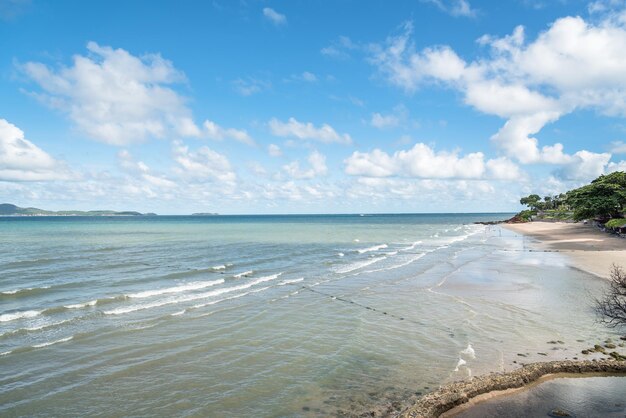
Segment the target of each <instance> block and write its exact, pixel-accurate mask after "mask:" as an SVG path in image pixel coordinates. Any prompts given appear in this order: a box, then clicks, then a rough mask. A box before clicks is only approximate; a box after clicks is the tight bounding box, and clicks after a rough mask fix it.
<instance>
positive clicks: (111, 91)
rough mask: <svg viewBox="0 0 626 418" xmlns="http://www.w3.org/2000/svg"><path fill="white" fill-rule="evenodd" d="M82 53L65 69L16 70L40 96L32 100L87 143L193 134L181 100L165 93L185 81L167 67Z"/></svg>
mask: <svg viewBox="0 0 626 418" xmlns="http://www.w3.org/2000/svg"><path fill="white" fill-rule="evenodd" d="M87 49H88V51H89V55H87V56H82V55H75V56H74V58H73V64H72V65H71V66H70V67H60V68H59V69H58V70H55V69H51V68H49V67H47V66H46V65H44V64H41V63H37V62H28V63H26V64H24V65H23V66H21V68H22V70H23V71H24V73H25V74H26V75H27V76H28V77H30V78H31V79H32V80H34V81H35V82H36V83H37V84H38V85H39V87H41V89H42V91H43V92H42V93H35V95H36V96H37V97H39V98H40V99H41V100H42V101H43V102H44V103H46V104H48V105H49V106H51V107H53V108H56V109H59V110H60V111H62V112H64V113H67V114H68V115H69V117H70V119H71V120H72V121H73V122H74V123H75V124H76V126H77V127H78V128H79V129H80V130H81V131H82V132H84V133H85V134H87V135H88V136H89V137H91V138H93V139H95V140H98V141H101V142H106V143H109V144H113V145H126V144H130V143H134V142H141V141H144V140H146V139H147V138H150V137H156V138H163V137H166V136H167V135H168V134H170V133H174V134H177V135H182V136H197V135H198V134H199V129H198V128H197V127H196V126H195V124H194V123H193V120H192V119H191V111H190V110H189V109H188V108H187V106H186V105H185V99H184V98H183V97H182V96H180V95H179V94H178V93H176V92H175V91H174V90H173V89H172V88H170V87H169V86H170V85H172V84H175V83H179V82H182V81H184V80H185V77H184V75H183V74H182V73H181V72H180V71H178V70H176V68H174V66H173V65H172V63H171V62H170V61H168V60H165V59H163V58H162V57H161V56H160V55H158V54H149V55H144V56H141V57H137V56H134V55H132V54H130V53H129V52H128V51H125V50H123V49H113V48H110V47H106V46H100V45H98V44H97V43H95V42H89V43H88V44H87Z"/></svg>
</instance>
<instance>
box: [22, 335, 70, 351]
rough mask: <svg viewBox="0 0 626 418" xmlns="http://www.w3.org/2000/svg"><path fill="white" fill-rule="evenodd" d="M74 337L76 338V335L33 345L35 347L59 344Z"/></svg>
mask: <svg viewBox="0 0 626 418" xmlns="http://www.w3.org/2000/svg"><path fill="white" fill-rule="evenodd" d="M73 338H74V336H70V337H67V338H61V339H60V340H55V341H49V342H45V343H41V344H35V345H33V346H32V347H33V348H42V347H48V346H49V345H53V344H59V343H64V342H67V341H70V340H71V339H73Z"/></svg>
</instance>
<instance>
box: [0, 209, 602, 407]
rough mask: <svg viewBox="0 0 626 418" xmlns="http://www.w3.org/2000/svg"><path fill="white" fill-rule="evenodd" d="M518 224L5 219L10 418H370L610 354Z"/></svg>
mask: <svg viewBox="0 0 626 418" xmlns="http://www.w3.org/2000/svg"><path fill="white" fill-rule="evenodd" d="M503 217H505V215H368V216H359V215H335V216H321V215H320V216H219V217H146V218H134V217H129V218H70V217H68V218H2V219H0V415H8V416H48V415H56V416H65V415H81V416H82V415H94V414H104V415H108V416H116V415H118V416H122V415H128V414H132V415H136V416H154V415H162V416H172V415H175V416H215V417H222V416H223V417H232V416H250V415H259V416H318V415H341V414H345V415H350V414H359V413H363V412H367V411H371V410H374V411H380V410H382V409H385V408H386V409H387V410H390V409H397V408H399V407H401V406H402V405H403V403H405V402H408V401H410V400H411V397H415V396H418V395H419V393H424V392H427V391H429V390H433V389H435V388H436V387H437V386H438V385H439V384H441V383H444V382H447V381H450V380H455V379H460V378H466V377H468V376H470V375H472V374H476V373H483V372H487V371H492V370H503V369H508V368H511V367H514V366H515V363H514V362H519V361H521V360H524V361H532V360H545V359H546V358H548V359H557V358H565V357H570V358H571V356H573V355H576V353H580V349H582V348H586V347H587V346H589V344H590V343H592V345H593V343H595V342H597V339H598V338H605V337H606V335H607V334H606V332H605V331H604V330H599V329H598V326H597V325H596V324H594V318H593V310H592V306H591V297H592V296H593V295H595V294H597V293H598V292H599V291H600V290H601V289H602V287H603V286H604V284H605V283H604V282H603V281H602V280H598V279H595V278H594V277H592V276H589V275H587V274H585V273H582V272H579V271H576V270H573V269H570V268H569V267H568V266H567V264H566V260H564V259H563V258H562V256H561V255H560V254H556V253H537V252H529V251H528V240H527V239H525V238H523V237H520V236H517V235H514V234H512V233H510V232H507V231H503V230H501V229H500V228H498V227H487V226H482V225H474V224H472V222H474V221H478V220H493V219H499V218H503ZM555 339H558V340H562V341H564V342H565V344H563V345H559V346H552V345H547V344H546V342H547V341H550V340H555ZM540 352H542V353H544V354H546V355H540V354H538V353H540ZM518 353H519V354H524V356H525V357H523V358H522V357H520V356H518ZM381 408H382V409H381Z"/></svg>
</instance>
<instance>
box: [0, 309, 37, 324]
mask: <svg viewBox="0 0 626 418" xmlns="http://www.w3.org/2000/svg"><path fill="white" fill-rule="evenodd" d="M38 315H41V312H40V311H21V312H13V313H8V314H2V315H0V322H9V321H14V320H16V319H23V318H34V317H36V316H38Z"/></svg>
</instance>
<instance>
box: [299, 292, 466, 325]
mask: <svg viewBox="0 0 626 418" xmlns="http://www.w3.org/2000/svg"><path fill="white" fill-rule="evenodd" d="M302 289H304V290H308V291H309V292H312V293H317V294H318V295H322V296H325V297H328V298H330V299H332V300H338V301H340V302H344V303H349V304H350V305H355V306H358V307H361V308H363V309H367V310H368V311H372V312H376V313H379V314H381V315H385V316H387V317H391V318H394V319H397V320H399V321H406V322H410V323H412V324H415V325H420V326H429V325H428V324H425V323H423V322H420V321H415V320H412V319H409V318H405V317H403V316H399V315H396V314H393V313H389V312H386V311H382V310H380V309H376V308H372V307H371V306H367V305H363V304H361V303H359V302H355V301H353V300H350V299H345V298H342V297H341V296H335V295H331V294H330V293H325V292H320V291H319V290H315V289H312V288H310V287H308V286H302ZM435 328H439V329H440V330H441V331H445V332H447V333H449V335H450V336H451V337H454V331H452V330H451V329H449V328H448V329H444V328H440V327H435Z"/></svg>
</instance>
